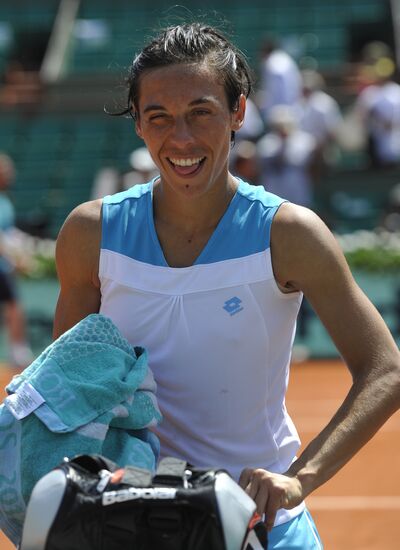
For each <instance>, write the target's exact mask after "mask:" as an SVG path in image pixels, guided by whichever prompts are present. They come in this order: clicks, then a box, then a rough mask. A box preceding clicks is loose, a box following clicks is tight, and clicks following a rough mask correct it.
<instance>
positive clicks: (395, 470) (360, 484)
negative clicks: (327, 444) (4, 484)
mask: <svg viewBox="0 0 400 550" xmlns="http://www.w3.org/2000/svg"><path fill="white" fill-rule="evenodd" d="M10 375H11V374H10V371H9V370H8V369H7V368H4V367H3V368H1V369H0V377H1V387H2V388H3V387H4V385H5V384H6V383H7V380H8V379H9V377H10ZM349 386H350V376H349V375H348V373H347V370H346V368H345V367H344V366H343V364H342V363H341V362H339V361H312V362H307V363H297V364H294V365H293V367H292V376H291V382H290V388H289V396H288V408H289V410H290V412H291V414H292V417H293V418H294V420H295V423H296V425H297V428H298V430H299V432H300V435H301V438H302V442H303V445H305V444H306V443H307V442H308V441H309V440H310V439H311V438H312V437H313V436H314V435H315V434H316V433H317V432H318V431H319V430H320V429H321V428H322V427H323V426H324V425H325V424H326V422H327V421H328V420H329V418H330V416H331V415H332V413H333V412H334V411H335V409H336V408H337V407H338V405H339V404H340V400H341V398H342V396H344V395H345V393H346V392H347V390H348V388H349ZM399 435H400V413H397V414H396V415H395V416H393V417H392V418H391V419H390V420H389V421H388V422H387V423H386V424H385V426H383V428H382V429H381V430H380V431H379V432H378V434H377V435H376V436H375V438H374V439H373V440H372V441H370V442H369V443H368V444H367V445H366V446H365V447H364V448H363V450H362V451H361V452H360V453H359V454H358V455H357V456H356V457H355V458H354V459H353V460H352V461H351V462H350V463H349V464H348V465H347V466H345V467H344V468H343V470H342V471H341V472H340V473H339V474H337V475H336V477H335V478H334V479H333V480H331V481H329V482H328V483H326V484H325V485H324V486H323V487H321V488H320V489H319V490H318V491H316V492H315V493H314V494H313V496H312V497H310V498H309V499H308V506H309V508H310V510H311V511H312V513H313V515H314V518H315V520H316V523H317V525H318V527H319V531H320V534H321V536H322V539H323V541H324V544H325V549H326V550H397V549H398V548H399V547H400V521H399V517H400V437H399ZM12 548H13V546H12V545H11V544H10V543H9V542H7V540H6V539H5V537H4V535H2V533H1V532H0V550H9V549H12ZM205 550H206V549H205Z"/></svg>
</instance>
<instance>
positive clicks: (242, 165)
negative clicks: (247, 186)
mask: <svg viewBox="0 0 400 550" xmlns="http://www.w3.org/2000/svg"><path fill="white" fill-rule="evenodd" d="M229 165H230V170H231V171H232V174H234V175H235V176H238V177H239V178H241V179H243V180H244V181H247V182H248V183H251V184H253V185H259V181H260V158H259V156H258V151H257V145H256V144H255V143H253V142H252V141H249V140H247V139H243V140H240V141H239V142H238V143H236V144H235V146H234V148H233V149H232V152H231V155H230V160H229Z"/></svg>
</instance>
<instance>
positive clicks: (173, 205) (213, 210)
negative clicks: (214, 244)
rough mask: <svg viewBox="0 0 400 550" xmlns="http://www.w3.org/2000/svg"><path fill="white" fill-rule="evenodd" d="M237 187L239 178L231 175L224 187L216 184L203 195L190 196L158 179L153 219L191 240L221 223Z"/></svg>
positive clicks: (155, 186)
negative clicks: (169, 187)
mask: <svg viewBox="0 0 400 550" xmlns="http://www.w3.org/2000/svg"><path fill="white" fill-rule="evenodd" d="M237 187H238V183H237V181H236V179H235V178H233V177H232V176H231V174H228V178H227V183H226V185H225V186H223V187H220V186H215V188H213V189H210V190H208V191H207V192H206V193H204V194H203V195H201V196H198V197H190V198H188V197H185V196H178V195H177V194H176V193H170V192H169V189H168V186H167V185H163V183H162V181H160V180H159V181H158V182H156V183H155V185H154V193H153V212H154V220H155V222H156V223H157V224H162V225H168V226H169V227H173V228H174V229H176V230H179V231H181V232H182V233H183V234H185V235H186V236H187V238H188V240H190V239H191V237H192V236H193V235H195V234H197V233H200V232H202V231H206V230H208V229H214V228H215V227H216V226H217V225H218V222H219V220H220V219H221V217H222V216H223V214H224V212H225V210H226V209H227V207H228V205H229V203H230V202H231V200H232V198H233V196H234V194H235V193H236V190H237Z"/></svg>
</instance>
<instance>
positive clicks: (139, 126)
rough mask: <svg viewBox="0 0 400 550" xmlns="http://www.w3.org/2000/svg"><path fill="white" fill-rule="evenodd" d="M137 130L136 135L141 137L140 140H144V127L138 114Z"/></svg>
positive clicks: (136, 120)
mask: <svg viewBox="0 0 400 550" xmlns="http://www.w3.org/2000/svg"><path fill="white" fill-rule="evenodd" d="M135 130H136V134H137V135H138V136H139V137H140V139H143V133H142V125H141V123H140V118H139V117H138V115H137V114H136V119H135Z"/></svg>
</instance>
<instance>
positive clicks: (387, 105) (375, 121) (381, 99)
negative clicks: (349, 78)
mask: <svg viewBox="0 0 400 550" xmlns="http://www.w3.org/2000/svg"><path fill="white" fill-rule="evenodd" d="M379 44H380V43H375V42H373V43H371V44H369V45H368V46H367V47H366V49H365V52H364V57H365V59H366V65H367V66H368V69H369V70H368V75H369V76H370V78H371V79H373V83H371V84H370V85H368V86H366V87H365V88H364V89H363V90H362V91H361V92H360V94H359V96H358V97H357V100H356V103H355V106H354V109H355V112H356V114H357V115H358V117H359V118H360V119H361V122H362V124H363V127H364V130H365V132H366V133H367V139H368V155H369V160H370V165H371V167H373V168H391V167H394V166H398V165H399V164H400V85H399V84H398V83H397V82H395V80H394V74H395V70H396V65H395V62H394V60H393V58H392V57H389V56H388V54H387V53H386V52H387V47H386V48H383V46H385V45H383V46H382V47H379ZM380 52H382V55H381V53H380Z"/></svg>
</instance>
